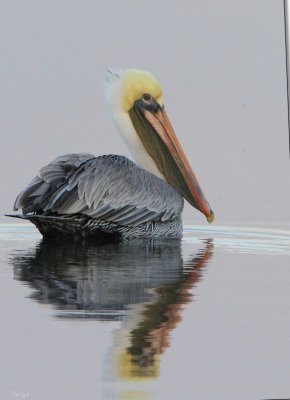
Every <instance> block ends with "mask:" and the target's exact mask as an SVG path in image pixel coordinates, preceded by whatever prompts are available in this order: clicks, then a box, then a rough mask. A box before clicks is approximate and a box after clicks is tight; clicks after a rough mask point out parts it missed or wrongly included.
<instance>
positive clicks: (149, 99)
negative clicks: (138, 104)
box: [143, 93, 152, 101]
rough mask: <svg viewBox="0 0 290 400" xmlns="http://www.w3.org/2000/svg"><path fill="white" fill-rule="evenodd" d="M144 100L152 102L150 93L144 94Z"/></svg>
mask: <svg viewBox="0 0 290 400" xmlns="http://www.w3.org/2000/svg"><path fill="white" fill-rule="evenodd" d="M143 100H145V101H151V100H152V96H151V94H149V93H144V94H143Z"/></svg>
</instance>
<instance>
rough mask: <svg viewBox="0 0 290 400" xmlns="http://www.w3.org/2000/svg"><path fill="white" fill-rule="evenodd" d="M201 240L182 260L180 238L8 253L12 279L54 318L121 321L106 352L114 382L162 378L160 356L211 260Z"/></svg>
mask: <svg viewBox="0 0 290 400" xmlns="http://www.w3.org/2000/svg"><path fill="white" fill-rule="evenodd" d="M212 252H213V245H212V242H211V241H210V240H209V241H206V242H204V243H203V244H202V246H201V248H200V249H197V250H196V252H195V255H194V256H192V257H190V259H188V260H187V261H183V259H182V255H181V242H180V241H179V240H172V239H170V240H168V239H167V240H144V241H141V240H138V241H132V242H123V243H106V244H99V245H96V244H90V243H87V242H80V243H73V244H72V243H66V242H61V243H56V242H47V241H42V242H40V243H39V244H38V245H37V246H36V247H35V248H32V249H30V250H26V251H24V252H22V253H19V252H18V253H17V254H15V255H13V256H12V259H11V261H12V264H13V266H14V275H15V278H16V279H18V280H19V281H22V282H25V284H28V285H29V286H30V287H31V289H32V293H31V298H33V299H34V300H36V301H38V302H40V303H45V304H51V305H52V306H53V307H54V309H55V310H56V316H57V317H58V318H84V319H88V318H89V319H95V320H98V321H108V322H109V321H116V320H120V321H122V323H121V327H120V329H119V330H118V331H117V332H116V334H115V338H114V343H113V345H112V348H111V349H110V350H109V352H108V360H107V361H108V363H109V365H110V369H111V375H113V376H114V377H115V378H116V379H125V380H128V379H129V380H130V379H148V378H155V377H157V376H158V374H159V364H160V356H161V354H162V353H164V351H165V350H166V348H167V347H168V346H169V345H170V333H171V331H172V330H173V329H174V328H175V327H176V325H177V324H178V323H179V322H180V321H181V314H182V309H183V306H184V305H185V304H186V303H188V302H190V301H191V300H192V288H194V286H195V284H196V283H197V282H198V281H199V280H200V279H201V277H202V270H203V269H204V267H205V266H206V265H207V262H208V260H209V258H210V256H211V255H212Z"/></svg>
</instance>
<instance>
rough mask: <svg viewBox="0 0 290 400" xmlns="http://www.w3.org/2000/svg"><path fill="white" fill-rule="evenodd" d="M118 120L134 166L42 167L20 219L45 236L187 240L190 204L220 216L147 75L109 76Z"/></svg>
mask: <svg viewBox="0 0 290 400" xmlns="http://www.w3.org/2000/svg"><path fill="white" fill-rule="evenodd" d="M105 82H106V90H105V91H106V95H107V98H108V101H109V105H110V108H111V111H112V115H113V120H114V122H115V125H116V126H117V128H118V130H119V131H120V133H121V135H122V136H123V138H124V140H125V143H126V144H127V145H128V147H129V149H130V151H131V153H132V154H133V156H134V159H135V161H136V163H137V165H136V164H135V163H133V162H132V161H130V160H128V159H127V158H126V157H123V156H119V155H103V156H99V157H94V156H93V155H91V154H83V153H81V154H67V155H64V156H61V157H58V158H56V159H55V160H54V161H52V162H51V163H49V164H48V165H46V166H45V167H43V168H41V169H40V171H39V173H38V175H37V176H36V177H35V178H33V179H32V181H31V182H30V183H29V184H28V185H27V186H26V187H25V188H24V189H23V190H22V191H21V193H20V194H19V195H18V197H17V198H16V201H15V204H14V210H15V211H16V210H18V209H22V211H23V214H21V215H14V216H17V217H18V218H24V219H28V220H30V221H31V222H33V223H34V224H35V225H36V226H37V228H38V229H39V231H40V232H41V233H42V234H43V235H44V236H49V237H59V236H60V235H61V236H64V237H65V236H74V237H78V236H81V237H87V236H89V237H92V236H93V237H100V236H106V235H113V236H115V235H116V236H118V237H122V238H133V237H142V236H143V237H144V236H151V237H177V238H178V237H181V236H182V220H181V213H182V209H183V204H184V200H183V198H185V199H186V200H187V201H188V202H189V203H190V204H191V205H192V206H193V207H195V208H196V209H197V210H199V211H201V212H202V213H203V214H204V215H205V217H206V218H207V220H208V221H209V222H212V221H213V219H214V214H213V212H212V210H211V208H210V206H209V204H208V202H207V200H206V198H205V196H204V194H203V193H202V190H201V188H200V185H199V183H198V181H197V179H196V177H195V175H194V173H193V171H192V169H191V167H190V164H189V162H188V160H187V158H186V156H185V154H184V152H183V150H182V148H181V145H180V143H179V141H178V139H177V137H176V135H175V133H174V131H173V128H172V126H171V124H170V122H169V119H168V117H167V115H166V112H165V109H164V105H163V94H162V89H161V87H160V85H159V83H158V82H157V80H156V79H155V78H154V77H153V75H152V74H150V73H149V72H145V71H141V70H137V69H129V70H125V71H120V72H112V71H107V74H106V79H105Z"/></svg>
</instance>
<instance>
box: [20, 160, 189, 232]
mask: <svg viewBox="0 0 290 400" xmlns="http://www.w3.org/2000/svg"><path fill="white" fill-rule="evenodd" d="M19 208H22V209H23V213H24V214H29V213H38V214H42V213H50V212H52V213H56V214H59V215H62V214H85V215H88V216H90V217H91V218H94V219H97V220H100V221H109V222H115V223H118V224H120V225H126V226H136V225H139V224H142V223H144V222H148V221H170V220H174V219H175V218H177V217H179V216H180V214H181V211H182V208H183V199H182V197H181V195H180V194H179V193H178V192H177V191H176V190H175V189H173V188H172V187H171V186H170V185H168V184H167V183H166V182H164V181H162V180H161V179H159V178H158V177H156V176H155V175H153V174H151V173H149V172H147V171H145V170H144V169H142V168H139V167H138V166H137V165H136V164H134V163H133V162H132V161H130V160H128V159H127V158H126V157H122V156H117V155H106V156H101V157H94V156H92V155H91V154H68V155H65V156H61V157H58V158H57V159H55V160H54V161H52V162H51V163H50V164H48V165H47V166H45V167H43V168H42V169H41V170H40V171H39V174H38V176H36V177H35V178H34V179H33V180H32V181H31V182H30V183H29V185H28V186H27V187H26V188H25V189H24V190H23V191H22V192H21V193H20V194H19V196H18V197H17V199H16V201H15V205H14V210H18V209H19Z"/></svg>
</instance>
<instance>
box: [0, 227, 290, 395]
mask: <svg viewBox="0 0 290 400" xmlns="http://www.w3.org/2000/svg"><path fill="white" fill-rule="evenodd" d="M0 239H1V242H0V246H1V247H0V259H1V269H0V285H1V291H0V293H1V297H2V301H1V316H2V324H1V326H2V328H1V345H0V346H1V347H0V348H1V371H2V373H1V375H2V376H1V395H2V397H1V398H3V399H9V398H16V397H18V398H20V397H22V398H31V399H43V400H46V399H47V400H50V399H51V400H52V399H57V398H62V399H79V398H86V399H172V400H174V399H179V398H182V399H185V398H198V399H212V398H221V399H233V398H234V399H245V398H248V399H269V398H287V397H289V396H290V379H289V376H290V320H289V309H290V296H289V289H290V268H289V255H290V232H289V231H285V230H269V229H268V230H267V229H257V228H253V227H252V228H237V227H221V226H215V227H207V226H195V227H192V226H186V227H185V232H184V238H183V240H182V241H179V240H138V241H131V242H124V243H101V244H98V245H96V244H90V243H84V242H82V243H67V242H66V243H65V242H63V243H60V242H45V241H43V240H42V239H41V236H40V235H39V234H38V232H37V231H36V230H35V228H34V227H32V226H29V225H1V228H0Z"/></svg>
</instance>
